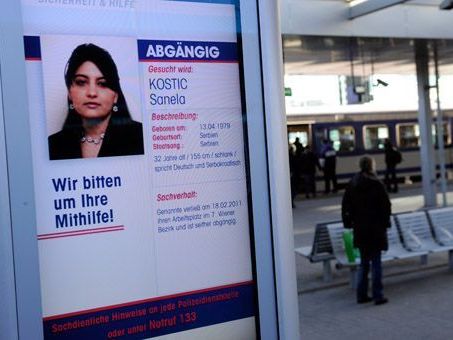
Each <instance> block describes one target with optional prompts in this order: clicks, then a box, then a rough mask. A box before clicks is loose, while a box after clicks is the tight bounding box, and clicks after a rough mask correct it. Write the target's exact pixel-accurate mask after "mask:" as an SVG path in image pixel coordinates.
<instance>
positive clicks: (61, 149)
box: [49, 119, 143, 160]
mask: <svg viewBox="0 0 453 340" xmlns="http://www.w3.org/2000/svg"><path fill="white" fill-rule="evenodd" d="M82 137H83V130H82V129H81V128H77V129H63V130H61V131H59V132H57V133H55V134H53V135H51V136H49V158H50V159H51V160H54V159H72V158H82V151H81V148H80V143H81V142H80V139H81V138H82ZM142 154H143V128H142V124H141V123H138V122H135V121H133V120H130V119H129V120H127V121H124V122H122V123H119V122H116V121H114V120H113V119H111V121H110V122H109V125H108V127H107V130H106V132H105V136H104V139H103V141H102V145H101V149H100V150H99V154H98V157H111V156H127V155H142Z"/></svg>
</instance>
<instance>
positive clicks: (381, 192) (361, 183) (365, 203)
mask: <svg viewBox="0 0 453 340" xmlns="http://www.w3.org/2000/svg"><path fill="white" fill-rule="evenodd" d="M341 210H342V211H341V212H342V218H343V224H344V226H345V228H352V229H353V233H354V246H355V247H357V248H359V249H362V250H367V251H378V250H387V249H388V243H387V230H386V229H387V228H390V215H391V203H390V200H389V197H388V194H387V192H386V190H385V187H384V185H383V184H382V183H381V182H380V181H379V179H378V178H377V177H376V176H375V175H374V174H368V173H358V174H356V175H355V176H354V177H353V178H352V180H351V181H350V182H349V184H348V186H347V188H346V191H345V194H344V196H343V202H342V209H341Z"/></svg>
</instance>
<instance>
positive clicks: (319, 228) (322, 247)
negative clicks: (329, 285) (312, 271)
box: [295, 223, 335, 282]
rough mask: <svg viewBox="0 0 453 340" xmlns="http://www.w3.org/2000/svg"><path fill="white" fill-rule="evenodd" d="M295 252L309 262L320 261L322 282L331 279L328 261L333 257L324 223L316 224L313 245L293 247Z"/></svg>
mask: <svg viewBox="0 0 453 340" xmlns="http://www.w3.org/2000/svg"><path fill="white" fill-rule="evenodd" d="M295 252H296V254H298V255H301V256H303V257H306V258H307V259H308V260H309V261H310V262H311V263H317V262H322V264H323V280H324V282H329V281H332V269H331V266H330V261H331V260H333V259H335V256H334V255H333V252H332V245H331V243H330V238H329V234H328V232H327V227H326V223H320V224H317V225H316V228H315V235H314V237H313V245H312V246H307V247H299V248H296V249H295Z"/></svg>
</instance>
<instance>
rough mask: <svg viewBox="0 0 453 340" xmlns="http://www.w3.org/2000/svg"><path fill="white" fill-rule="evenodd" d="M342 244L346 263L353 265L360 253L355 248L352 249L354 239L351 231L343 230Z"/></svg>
mask: <svg viewBox="0 0 453 340" xmlns="http://www.w3.org/2000/svg"><path fill="white" fill-rule="evenodd" d="M343 243H344V251H345V253H346V257H347V258H348V261H349V262H351V263H354V262H355V259H356V258H358V257H359V256H360V253H359V250H358V249H357V248H354V237H353V234H352V231H351V230H345V231H344V232H343Z"/></svg>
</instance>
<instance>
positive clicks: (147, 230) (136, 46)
mask: <svg viewBox="0 0 453 340" xmlns="http://www.w3.org/2000/svg"><path fill="white" fill-rule="evenodd" d="M238 10H239V8H238V1H224V0H223V1H218V2H217V1H193V2H191V1H157V0H146V1H145V0H80V1H79V0H22V12H23V18H24V32H25V36H24V47H25V55H26V69H27V77H28V94H29V103H30V122H31V136H32V150H33V164H34V177H35V195H36V210H37V223H38V225H37V229H38V235H37V242H38V244H39V263H40V273H41V290H42V308H43V324H44V338H45V339H110V338H112V339H113V338H124V339H148V338H156V337H163V338H167V337H169V336H176V335H180V336H182V337H184V338H185V339H191V338H193V339H200V338H209V339H211V338H215V339H231V338H234V339H253V338H256V333H257V330H256V316H257V310H256V309H257V307H256V292H255V289H256V288H255V287H256V284H255V281H254V277H253V269H252V263H253V261H252V249H251V235H250V230H251V229H250V218H251V217H250V215H249V208H248V206H249V202H248V195H247V177H246V159H245V153H244V150H245V147H244V145H245V144H244V143H245V140H244V125H243V105H242V94H241V86H240V72H241V68H240V60H241V55H240V51H241V48H240V46H239V45H238V25H239V24H238Z"/></svg>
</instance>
